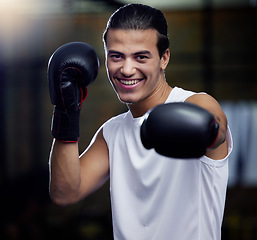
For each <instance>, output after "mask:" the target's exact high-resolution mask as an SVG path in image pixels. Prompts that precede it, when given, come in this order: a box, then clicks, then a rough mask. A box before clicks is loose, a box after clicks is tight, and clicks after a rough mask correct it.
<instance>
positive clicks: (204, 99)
mask: <svg viewBox="0 0 257 240" xmlns="http://www.w3.org/2000/svg"><path fill="white" fill-rule="evenodd" d="M186 101H187V102H190V103H193V104H196V105H198V106H200V107H202V108H204V109H206V110H207V111H209V112H210V113H211V114H212V115H213V116H214V118H215V120H216V121H217V122H218V124H219V132H218V135H217V139H216V141H215V142H214V144H213V146H211V148H208V149H207V152H206V156H207V157H210V158H212V159H216V160H218V159H222V158H224V157H225V156H226V155H227V153H228V151H227V141H226V133H227V118H226V115H225V114H224V112H223V110H222V108H221V106H220V104H219V103H218V102H217V101H216V100H215V99H214V98H213V97H212V96H210V95H208V94H195V95H193V96H191V97H189V98H188V99H187V100H186Z"/></svg>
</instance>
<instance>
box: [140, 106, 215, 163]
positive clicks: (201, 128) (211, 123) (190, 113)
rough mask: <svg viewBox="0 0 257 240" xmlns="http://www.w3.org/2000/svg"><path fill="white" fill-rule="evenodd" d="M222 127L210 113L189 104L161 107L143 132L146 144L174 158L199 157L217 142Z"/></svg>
mask: <svg viewBox="0 0 257 240" xmlns="http://www.w3.org/2000/svg"><path fill="white" fill-rule="evenodd" d="M218 130H219V124H218V123H217V122H216V120H215V119H214V117H213V115H212V114H211V113H210V112H208V111H207V110H205V109H203V108H201V107H199V106H197V105H194V104H191V103H187V102H183V103H182V102H181V103H167V104H162V105H158V106H157V107H155V108H154V109H153V110H152V111H150V112H149V113H148V114H147V115H146V118H145V119H144V121H143V124H142V125H141V129H140V135H141V140H142V144H143V146H144V147H145V148H146V149H151V148H154V149H155V151H156V152H157V153H159V154H161V155H164V156H167V157H172V158H186V159H190V158H199V157H201V156H203V155H204V154H205V153H206V150H207V148H208V147H211V146H212V145H213V143H214V142H215V140H216V138H217V135H218Z"/></svg>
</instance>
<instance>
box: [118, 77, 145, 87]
mask: <svg viewBox="0 0 257 240" xmlns="http://www.w3.org/2000/svg"><path fill="white" fill-rule="evenodd" d="M115 79H116V80H118V81H119V82H120V83H122V84H123V85H126V86H132V85H135V84H137V83H139V82H140V81H142V80H143V78H141V79H126V78H117V77H116V78H115Z"/></svg>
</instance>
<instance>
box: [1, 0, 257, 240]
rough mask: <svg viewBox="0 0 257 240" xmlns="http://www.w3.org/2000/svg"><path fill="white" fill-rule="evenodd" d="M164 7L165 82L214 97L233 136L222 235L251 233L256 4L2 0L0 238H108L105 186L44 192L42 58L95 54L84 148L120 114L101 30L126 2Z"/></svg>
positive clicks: (46, 122) (256, 121)
mask: <svg viewBox="0 0 257 240" xmlns="http://www.w3.org/2000/svg"><path fill="white" fill-rule="evenodd" d="M135 2H137V3H146V4H149V5H152V6H155V7H157V8H159V9H161V10H162V11H163V12H164V13H165V16H166V18H167V21H168V24H169V38H170V41H171V47H170V49H171V61H170V63H169V66H168V69H167V70H166V76H167V81H168V82H169V83H170V85H171V86H179V87H183V88H185V89H189V90H193V91H205V92H208V93H209V94H211V95H213V96H214V97H215V98H216V99H217V100H218V101H219V102H220V103H221V105H222V107H223V109H224V111H225V113H226V114H227V117H228V120H229V125H230V128H231V131H232V134H233V137H234V151H233V153H232V155H231V159H230V177H229V186H228V192H227V201H226V209H225V215H224V221H223V227H222V239H223V240H231V239H233V240H241V239H242V240H254V239H257V57H256V56H257V0H158V1H151V0H146V1H125V0H120V1H118V0H117V1H114V0H106V1H100V0H94V1H93V0H92V1H90V0H54V1H52V0H0V127H1V130H0V190H1V191H0V192H1V197H0V212H1V219H0V222H1V225H0V239H35V240H36V239H49V238H50V237H51V238H54V237H56V239H90V240H92V239H93V240H95V239H112V222H111V212H110V199H109V183H106V185H105V186H104V187H103V188H102V189H101V190H99V191H97V192H96V193H95V194H93V195H92V196H90V197H88V198H87V199H85V200H84V201H82V202H80V203H78V204H76V205H73V206H69V207H58V206H55V205H54V204H53V203H52V202H51V201H50V199H49V195H48V181H49V177H48V157H49V151H50V148H51V143H52V137H51V134H50V123H51V115H52V109H53V107H52V105H51V103H50V98H49V91H48V83H47V73H46V70H47V64H48V59H49V57H50V56H51V54H52V53H53V52H54V51H55V50H56V49H57V48H58V47H59V46H61V45H62V44H65V43H67V42H71V41H84V42H87V43H89V44H90V45H92V46H93V47H94V48H95V49H96V52H97V54H98V56H99V59H100V64H101V66H100V72H99V75H98V77H97V80H96V81H95V83H94V84H92V85H90V87H89V95H88V99H87V101H86V102H85V103H84V105H83V109H82V113H81V140H80V143H79V147H80V152H82V151H83V150H84V149H85V147H86V146H87V145H88V143H89V142H90V140H91V137H92V136H93V134H94V133H95V131H96V130H97V129H98V127H99V126H100V125H101V124H102V123H103V122H105V121H106V120H107V119H109V118H110V117H112V116H113V115H116V114H119V113H121V112H124V111H126V110H127V109H126V107H125V106H124V105H123V104H121V103H120V102H119V101H118V99H117V97H116V95H115V93H114V91H113V89H112V87H111V85H110V84H109V82H108V80H107V76H106V72H105V67H104V51H103V44H102V40H101V38H102V33H103V30H104V29H105V26H106V22H107V20H108V18H109V16H110V15H111V14H112V12H113V11H114V10H116V9H117V8H118V7H120V6H123V5H124V4H127V3H135Z"/></svg>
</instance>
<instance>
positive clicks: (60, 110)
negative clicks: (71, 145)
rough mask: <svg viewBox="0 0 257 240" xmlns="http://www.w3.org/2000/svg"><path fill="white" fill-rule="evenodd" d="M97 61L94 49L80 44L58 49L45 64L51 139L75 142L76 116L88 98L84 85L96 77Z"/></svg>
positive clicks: (77, 120)
mask: <svg viewBox="0 0 257 240" xmlns="http://www.w3.org/2000/svg"><path fill="white" fill-rule="evenodd" d="M98 69H99V60H98V57H97V54H96V52H95V50H94V49H93V48H92V47H91V46H90V45H88V44H86V43H83V42H71V43H67V44H64V45H62V46H61V47H59V48H58V49H57V50H56V51H55V52H54V53H53V55H52V56H51V57H50V59H49V62H48V73H47V74H48V83H49V91H50V97H51V102H52V104H53V105H54V112H53V116H52V124H51V132H52V136H53V137H54V138H56V139H59V140H61V141H63V142H77V141H78V140H79V137H80V133H79V116H80V110H81V106H82V103H83V101H84V100H85V99H86V96H87V86H89V85H90V84H91V83H92V82H93V81H94V80H95V79H96V77H97V74H98Z"/></svg>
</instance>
